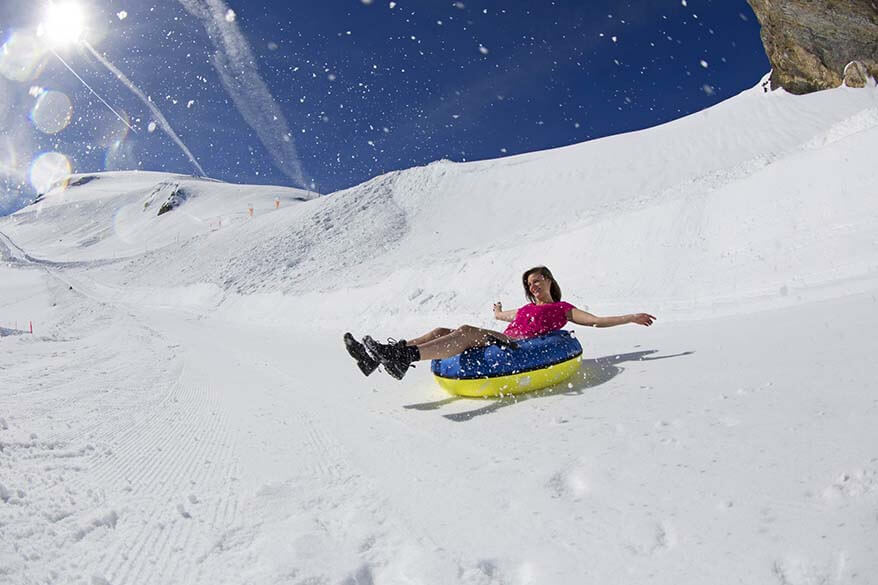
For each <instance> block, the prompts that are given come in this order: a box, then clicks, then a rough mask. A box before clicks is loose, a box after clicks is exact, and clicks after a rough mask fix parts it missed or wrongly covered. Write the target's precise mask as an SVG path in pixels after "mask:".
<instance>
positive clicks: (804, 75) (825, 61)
mask: <svg viewBox="0 0 878 585" xmlns="http://www.w3.org/2000/svg"><path fill="white" fill-rule="evenodd" d="M747 1H748V2H749V3H750V6H751V7H752V8H753V12H755V13H756V18H758V19H759V23H760V24H761V25H762V31H761V36H762V43H763V44H764V45H765V52H766V53H767V54H768V60H769V61H771V67H772V73H771V86H772V88H778V87H782V88H784V89H785V90H787V91H789V92H790V93H795V94H804V93H810V92H812V91H818V90H821V89H829V88H831V87H838V86H839V85H841V84H842V82H843V81H845V74H846V72H845V69H846V68H847V69H848V75H849V77H848V79H850V83H849V84H850V85H854V86H856V84H857V83H859V81H858V80H859V79H862V83H863V84H865V79H866V78H865V75H868V76H870V77H872V78H875V79H878V0H747ZM854 61H857V62H859V65H854V66H851V67H848V65H849V64H850V63H851V62H854ZM852 69H853V71H851V70H852ZM864 73H865V75H864Z"/></svg>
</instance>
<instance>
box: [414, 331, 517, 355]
mask: <svg viewBox="0 0 878 585" xmlns="http://www.w3.org/2000/svg"><path fill="white" fill-rule="evenodd" d="M434 331H439V329H436V330H434ZM428 335H429V334H428ZM496 339H500V340H502V341H506V340H509V338H508V337H506V336H505V335H503V334H502V333H500V332H499V331H491V330H490V329H480V328H478V327H473V326H472V325H463V326H461V327H458V328H457V329H455V330H454V331H450V332H449V333H447V334H446V335H442V336H440V337H437V338H435V339H432V340H430V341H427V342H426V343H423V344H421V343H411V342H410V344H411V345H417V346H418V351H420V352H421V359H422V360H436V359H443V358H447V357H451V356H453V355H457V354H459V353H461V352H463V351H466V350H467V349H471V348H473V347H483V346H485V345H490V344H491V343H492V342H493V341H494V340H496ZM414 341H417V340H414Z"/></svg>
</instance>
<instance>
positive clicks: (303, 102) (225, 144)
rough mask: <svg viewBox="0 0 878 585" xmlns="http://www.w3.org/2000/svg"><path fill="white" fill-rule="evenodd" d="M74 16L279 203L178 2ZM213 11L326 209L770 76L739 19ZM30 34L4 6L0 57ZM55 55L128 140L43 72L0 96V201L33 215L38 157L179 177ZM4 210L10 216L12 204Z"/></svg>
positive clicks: (135, 103)
mask: <svg viewBox="0 0 878 585" xmlns="http://www.w3.org/2000/svg"><path fill="white" fill-rule="evenodd" d="M189 1H190V2H200V1H202V0H189ZM82 4H83V5H84V6H86V7H87V14H88V23H89V30H88V32H86V34H85V39H86V40H87V41H88V42H89V43H91V45H93V46H94V47H95V49H96V50H97V51H99V52H100V53H102V54H104V55H105V56H106V58H107V59H108V60H109V61H110V62H112V63H114V64H115V65H116V66H117V67H118V68H119V69H120V70H121V71H122V72H124V73H125V74H126V75H127V76H128V77H129V78H130V79H131V80H132V81H133V82H134V84H135V85H137V86H138V87H139V88H140V89H141V90H142V91H143V92H144V93H145V94H147V95H149V96H150V98H151V99H152V101H153V102H154V103H155V104H156V105H157V107H158V108H159V109H160V110H161V112H162V113H163V114H164V116H165V117H166V118H167V119H168V121H169V122H170V124H171V126H172V127H173V128H174V129H175V130H176V132H177V134H178V135H179V136H180V138H181V139H182V141H183V142H184V143H185V144H186V146H187V147H188V148H189V149H190V150H191V151H192V153H193V154H194V156H195V157H196V158H197V160H198V162H199V163H200V164H201V166H202V167H203V168H204V170H205V172H206V174H207V175H209V176H212V177H215V178H219V179H223V180H227V181H233V182H256V183H274V184H292V180H291V179H290V178H289V174H284V173H283V172H281V170H280V169H279V168H278V166H277V165H276V164H275V162H274V160H273V159H272V157H271V156H270V155H269V153H268V152H267V149H266V146H265V145H264V142H263V141H260V138H259V136H257V132H256V131H254V129H253V128H251V126H249V125H248V124H247V123H246V122H245V120H244V117H243V116H242V115H241V113H240V112H239V110H238V108H237V107H236V105H235V103H234V101H233V100H232V98H231V97H230V96H229V94H228V93H227V92H226V90H225V89H224V87H223V84H222V83H221V81H220V77H219V75H218V73H217V71H216V70H215V68H214V67H213V65H212V62H211V55H212V54H213V53H214V51H215V48H214V44H213V43H212V42H211V40H210V38H209V36H208V33H207V32H206V31H207V29H206V28H205V26H204V25H203V23H202V22H200V21H199V20H198V19H197V18H196V17H195V16H193V15H192V14H190V13H189V12H187V11H186V10H185V9H184V6H183V4H182V3H181V2H180V1H177V0H154V1H153V2H142V1H140V0H138V1H136V2H130V1H129V2H118V1H112V2H110V1H105V0H92V1H91V2H83V3H82ZM226 4H228V7H229V8H231V9H232V10H234V13H235V17H234V25H235V26H237V27H238V29H239V30H240V32H241V33H242V35H243V37H244V38H245V39H246V40H247V41H248V43H249V45H250V48H251V50H252V52H253V54H254V56H255V59H256V63H255V65H256V68H257V69H258V72H259V74H260V76H261V79H262V81H263V82H264V84H265V86H266V87H267V89H268V91H269V92H270V94H271V96H273V99H274V101H275V102H276V104H277V106H278V107H279V109H280V111H281V112H282V113H283V116H284V117H285V118H286V122H287V124H288V126H289V129H290V131H291V132H290V133H291V135H292V137H293V142H294V144H295V147H296V149H297V151H298V154H299V157H300V163H301V166H302V168H303V169H304V175H305V177H306V178H307V180H308V181H313V183H314V185H315V186H316V189H317V190H319V191H320V192H323V193H328V192H331V191H334V190H337V189H340V188H344V187H348V186H351V185H355V184H357V183H360V182H362V181H364V180H366V179H369V178H370V177H373V176H375V175H378V174H381V173H384V172H387V171H391V170H395V169H403V168H408V167H411V166H415V165H420V164H425V163H428V162H430V161H433V160H437V159H441V158H447V159H451V160H455V161H463V160H476V159H485V158H495V157H501V156H507V155H512V154H517V153H521V152H528V151H534V150H540V149H545V148H551V147H556V146H562V145H567V144H571V143H576V142H582V141H585V140H589V139H592V138H596V137H600V136H606V135H609V134H616V133H620V132H627V131H630V130H635V129H640V128H644V127H648V126H653V125H656V124H659V123H661V122H665V121H668V120H672V119H674V118H678V117H680V116H683V115H685V114H688V113H691V112H694V111H697V110H701V109H703V108H705V107H708V106H710V105H712V104H714V103H716V102H718V101H721V100H723V99H726V98H728V97H730V96H732V95H734V94H736V93H738V92H740V91H741V90H743V89H745V88H748V87H752V86H753V85H754V84H756V83H757V82H758V80H759V78H760V77H761V76H762V75H763V74H765V73H766V72H768V70H769V63H768V61H767V59H766V57H765V53H764V50H763V47H762V44H761V41H760V39H759V25H758V22H757V21H756V18H755V16H754V15H753V12H752V11H751V9H750V7H749V6H748V5H747V3H746V2H745V0H722V1H720V0H715V1H709V0H687V1H686V2H685V4H684V3H683V2H681V1H680V0H676V1H656V0H650V1H633V2H610V1H604V0H599V1H591V2H551V1H548V0H540V1H539V2H533V1H530V0H527V1H525V0H521V1H509V0H506V1H476V0H463V2H454V1H445V0H443V1H435V2H434V1H427V0H417V1H414V0H397V2H396V3H395V6H394V7H393V8H391V6H390V4H391V3H390V2H389V0H374V1H373V2H371V3H367V2H363V1H361V0H323V1H320V2H289V1H273V2H242V1H240V0H238V1H236V0H229V1H227V2H226ZM123 10H124V11H126V12H127V14H126V15H124V18H120V17H119V13H120V12H121V11H123ZM42 18H43V17H42V10H41V9H39V8H38V7H36V6H35V5H34V4H33V3H32V2H31V0H4V2H3V3H2V5H0V42H6V41H8V39H9V38H10V36H11V35H12V34H13V33H15V32H25V31H28V30H31V31H32V30H33V29H35V27H36V25H37V24H38V23H39V21H40V20H41V19H42ZM59 53H60V55H61V56H62V57H63V58H64V59H65V60H66V61H67V62H68V63H69V64H70V66H71V67H72V68H73V69H74V70H76V72H77V73H78V74H79V75H80V76H81V77H82V78H83V79H84V80H85V81H86V82H87V83H89V84H90V85H92V87H93V88H94V89H95V90H96V91H97V93H99V94H100V95H101V96H102V97H103V98H105V99H106V101H107V102H109V103H110V104H111V105H112V106H113V107H114V108H116V109H117V110H120V111H124V112H125V113H126V114H127V115H128V116H130V118H131V119H132V120H133V126H134V127H135V128H136V129H137V133H131V132H128V133H127V135H124V138H123V139H122V140H121V141H119V142H118V143H116V144H112V141H113V140H118V139H119V138H121V137H122V136H123V133H122V132H120V130H121V129H122V128H123V126H122V125H121V123H119V122H118V121H115V117H114V116H113V114H111V113H110V112H109V110H108V109H107V108H106V107H105V106H104V105H103V104H102V103H100V102H99V101H98V100H97V99H96V98H95V97H94V96H93V95H92V94H91V93H89V92H88V90H86V89H85V88H84V86H83V85H82V84H81V83H80V82H79V81H78V80H77V79H76V78H75V77H74V76H73V75H72V74H71V73H70V72H69V71H68V70H67V69H65V68H64V66H63V65H61V63H60V62H59V61H58V60H57V59H55V58H54V57H52V56H51V55H49V56H47V57H46V58H45V64H44V66H43V67H42V69H41V70H40V71H39V74H38V75H35V76H34V78H33V79H28V80H24V81H14V80H9V79H6V78H3V77H0V101H4V102H5V103H4V104H0V105H5V106H6V109H7V113H6V114H5V115H4V116H0V125H2V129H3V131H4V135H5V136H6V137H7V138H6V146H5V147H4V148H5V154H4V150H3V149H2V148H0V163H3V166H0V172H5V179H4V178H0V189H2V188H3V187H4V186H5V188H6V190H7V191H16V190H20V191H22V192H24V193H25V195H26V196H32V195H33V188H32V187H31V186H29V185H28V184H27V180H26V176H24V175H26V163H27V160H29V159H33V158H36V156H38V155H39V154H40V153H43V152H47V151H56V152H60V153H62V154H64V155H65V156H67V157H68V158H69V159H70V160H71V163H72V165H73V169H74V170H75V171H76V172H88V171H99V170H110V169H124V168H141V169H149V170H167V171H175V172H185V173H192V172H194V171H193V166H192V165H191V164H190V163H189V162H188V160H187V158H186V157H185V156H184V155H183V154H182V152H181V150H180V149H179V148H178V147H177V146H176V145H175V144H174V142H172V140H171V139H170V138H169V137H168V136H167V135H166V134H165V133H164V132H162V131H161V129H160V128H159V129H155V130H154V131H153V132H150V131H149V123H150V121H152V120H153V117H152V116H151V115H150V113H149V111H148V110H147V108H146V107H145V106H144V105H143V104H142V103H141V102H140V101H139V100H138V99H137V98H136V97H135V96H134V94H133V93H132V92H131V91H129V89H127V88H126V87H125V86H124V85H123V84H122V83H121V82H120V81H119V80H118V79H116V78H115V77H114V76H113V75H112V74H111V73H110V72H109V71H108V70H107V69H106V68H105V67H104V66H103V65H101V64H100V63H99V62H98V61H97V60H96V59H95V58H94V57H93V56H92V55H90V54H89V53H88V51H87V50H85V49H84V48H83V47H81V46H76V45H74V46H71V47H67V48H65V49H63V50H59ZM702 61H703V63H702ZM33 86H39V87H40V88H43V89H46V90H49V89H51V90H57V91H60V92H63V93H65V94H66V95H67V96H68V97H69V98H70V100H71V102H72V105H73V118H72V120H71V123H70V124H69V126H67V127H66V128H64V129H63V130H62V131H60V132H58V133H57V134H51V135H49V134H44V133H43V132H40V131H39V130H37V129H36V128H34V124H32V123H31V122H30V121H29V120H28V113H29V111H30V109H31V108H32V107H33V105H34V102H35V98H34V97H32V96H31V95H29V94H28V91H29V90H30V89H31V88H32V87H33ZM254 99H255V100H256V101H257V102H258V101H259V100H258V98H254ZM190 102H192V103H190ZM263 125H264V124H263ZM270 131H271V130H270V129H269V130H268V132H270ZM10 151H12V154H10ZM4 156H5V160H4ZM10 167H15V168H17V169H19V172H18V174H17V175H16V174H15V173H14V172H13V171H12V170H10ZM4 168H5V171H4V170H3V169H4ZM21 169H24V171H25V172H24V174H22V173H21V172H20V171H21ZM0 199H2V200H3V201H2V202H0V211H2V210H3V208H4V206H5V207H6V210H7V211H8V210H9V207H10V201H11V196H10V195H9V194H7V195H0Z"/></svg>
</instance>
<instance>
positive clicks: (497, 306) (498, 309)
mask: <svg viewBox="0 0 878 585" xmlns="http://www.w3.org/2000/svg"><path fill="white" fill-rule="evenodd" d="M516 314H518V309H513V310H511V311H504V310H503V303H501V302H500V301H497V302H496V303H494V318H495V319H497V320H499V321H514V320H515V315H516Z"/></svg>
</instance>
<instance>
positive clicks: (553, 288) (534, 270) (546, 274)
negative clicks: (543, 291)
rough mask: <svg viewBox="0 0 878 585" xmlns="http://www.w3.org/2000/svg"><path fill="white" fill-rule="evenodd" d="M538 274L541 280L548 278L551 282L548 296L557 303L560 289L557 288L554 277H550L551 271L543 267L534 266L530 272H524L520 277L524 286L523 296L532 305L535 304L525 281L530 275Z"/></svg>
mask: <svg viewBox="0 0 878 585" xmlns="http://www.w3.org/2000/svg"><path fill="white" fill-rule="evenodd" d="M536 273H539V274H541V275H542V276H543V278H548V279H549V280H551V281H552V285H551V286H550V287H549V294H551V295H552V300H553V301H554V302H556V303H557V302H558V301H560V300H561V287H560V286H558V282H557V281H556V280H555V277H554V276H552V271H551V270H549V269H548V268H546V267H545V266H535V267H533V268H531V269H530V270H526V271H525V273H524V274H522V275H521V283H522V284H523V285H524V296H525V297H526V298H527V300H529V301H530V302H532V303H536V302H537V300H536V299H535V298H534V296H533V295H532V294H530V287H529V286H527V279H528V277H529V276H530V275H531V274H536Z"/></svg>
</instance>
